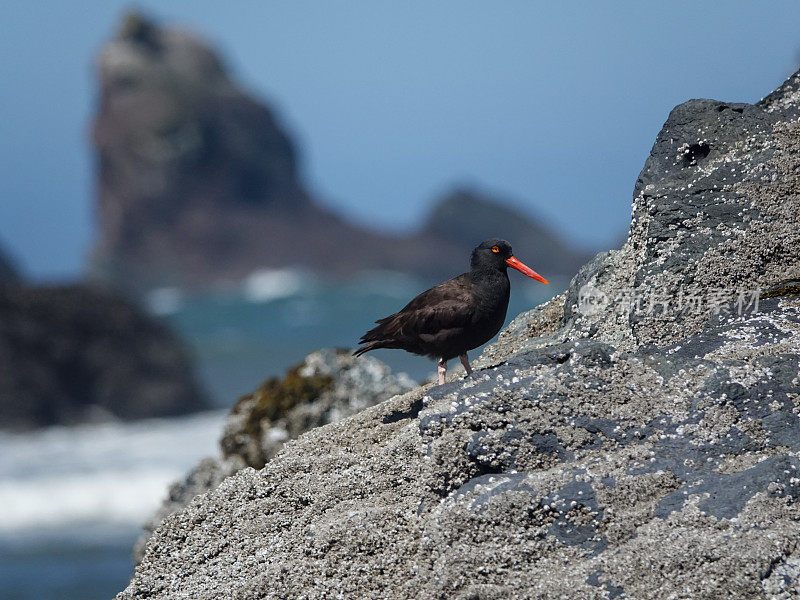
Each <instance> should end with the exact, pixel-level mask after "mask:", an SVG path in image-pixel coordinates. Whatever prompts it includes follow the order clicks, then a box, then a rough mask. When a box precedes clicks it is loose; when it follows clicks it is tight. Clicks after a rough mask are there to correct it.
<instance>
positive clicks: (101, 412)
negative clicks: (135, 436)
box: [0, 285, 209, 429]
mask: <svg viewBox="0 0 800 600" xmlns="http://www.w3.org/2000/svg"><path fill="white" fill-rule="evenodd" d="M206 408H209V405H208V404H207V401H206V399H205V396H204V394H203V393H202V392H201V390H200V389H199V388H198V386H197V384H196V383H195V380H194V377H193V373H192V370H191V367H190V364H189V360H188V357H187V355H186V352H185V351H184V349H183V348H182V346H181V345H180V343H179V342H178V341H177V340H176V338H175V337H174V335H173V334H172V333H171V332H170V331H169V330H168V329H167V328H166V326H164V325H162V324H161V323H159V322H157V321H155V320H154V319H152V318H151V317H148V316H147V315H145V314H144V313H143V312H142V311H140V310H139V309H137V308H136V307H135V306H134V305H132V304H131V303H130V302H128V301H127V300H123V299H121V298H119V297H117V296H114V295H112V294H109V293H107V292H103V291H99V290H95V289H92V288H90V287H87V286H82V285H73V286H63V287H33V286H27V285H4V286H0V428H2V429H30V428H33V427H41V426H46V425H54V424H73V423H79V422H87V421H97V420H108V419H125V420H127V419H138V418H144V417H162V416H171V415H179V414H184V413H187V412H192V411H197V410H202V409H206Z"/></svg>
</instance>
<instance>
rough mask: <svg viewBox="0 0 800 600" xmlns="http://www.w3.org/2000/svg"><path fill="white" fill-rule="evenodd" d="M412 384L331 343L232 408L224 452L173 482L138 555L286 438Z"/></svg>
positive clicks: (270, 454) (373, 360) (259, 464)
mask: <svg viewBox="0 0 800 600" xmlns="http://www.w3.org/2000/svg"><path fill="white" fill-rule="evenodd" d="M414 387H415V383H414V382H413V381H412V380H411V379H409V377H408V376H407V375H406V374H405V373H399V374H396V375H395V374H393V373H392V371H391V369H390V368H389V367H388V366H386V365H385V364H384V363H382V362H381V361H379V360H378V359H376V358H373V357H371V356H368V357H364V358H360V359H356V358H354V357H353V355H352V354H351V353H350V351H349V350H333V349H326V350H318V351H316V352H312V353H311V354H309V355H308V356H306V358H305V360H304V361H303V362H302V363H301V364H299V365H297V366H296V367H294V368H292V369H289V371H288V372H287V373H286V375H285V376H284V377H283V378H280V379H279V378H272V379H269V380H267V381H265V382H264V383H263V384H261V386H260V387H259V388H258V389H257V390H256V391H255V392H253V393H252V394H249V395H247V396H243V397H242V398H241V399H240V400H239V402H237V404H236V405H235V406H234V407H233V409H232V410H231V414H230V416H229V417H228V420H227V422H226V423H225V428H224V431H223V434H222V438H221V439H220V449H221V450H222V454H221V456H218V457H213V458H206V459H204V460H202V461H201V462H200V463H199V464H198V465H197V466H196V467H195V468H194V469H193V470H192V471H191V472H190V473H189V474H188V475H187V476H186V477H185V478H184V479H183V480H182V481H179V482H177V483H175V484H173V485H172V487H171V488H170V490H169V493H168V495H167V499H166V500H165V501H164V503H163V504H162V506H161V507H160V508H159V510H158V511H157V512H156V514H155V515H153V516H152V518H151V519H150V520H149V521H148V522H147V523H146V524H145V526H144V530H145V535H144V536H143V537H142V538H141V539H140V540H139V542H138V543H137V545H136V548H134V553H133V555H134V561H135V562H136V563H138V562H139V561H141V559H142V556H143V555H144V550H145V543H146V541H147V538H148V537H149V536H150V534H151V533H152V532H153V531H154V530H155V529H156V527H158V526H159V525H160V524H161V522H162V521H163V520H164V519H165V518H166V517H167V516H169V515H171V514H172V513H174V512H176V511H178V510H180V509H182V508H183V507H184V506H186V505H187V504H188V503H189V502H190V501H191V500H192V499H193V498H194V497H195V496H197V495H198V494H203V493H205V492H208V491H210V490H213V489H214V488H216V487H217V486H218V485H219V484H220V483H221V482H222V481H223V480H224V479H225V478H226V477H229V476H230V475H233V474H234V473H236V472H238V471H240V470H242V469H244V468H245V467H251V468H252V467H255V468H257V469H260V468H261V467H263V466H264V464H265V463H266V462H267V461H268V460H270V459H272V458H273V457H274V456H275V455H276V454H277V453H278V451H280V450H281V449H282V448H283V446H284V445H285V444H286V442H287V441H288V440H292V439H295V438H297V437H298V436H299V435H300V434H302V433H305V432H306V431H308V430H310V429H313V428H314V427H320V426H322V425H327V424H328V423H334V422H336V421H339V420H341V419H344V418H345V417H349V416H351V415H354V414H355V413H357V412H359V411H361V410H363V409H365V408H367V407H369V406H374V405H375V404H377V403H378V402H381V401H382V400H384V399H386V398H390V397H392V396H394V395H397V394H401V393H404V392H408V391H409V390H411V389H413V388H414Z"/></svg>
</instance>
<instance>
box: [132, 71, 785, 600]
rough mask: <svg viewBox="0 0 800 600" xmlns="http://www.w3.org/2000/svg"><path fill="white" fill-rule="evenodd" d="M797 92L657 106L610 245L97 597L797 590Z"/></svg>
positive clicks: (246, 476) (179, 530) (248, 480)
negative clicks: (473, 356) (545, 298)
mask: <svg viewBox="0 0 800 600" xmlns="http://www.w3.org/2000/svg"><path fill="white" fill-rule="evenodd" d="M798 80H799V79H798V76H794V77H793V78H792V79H790V81H789V82H787V83H786V84H784V86H782V87H781V88H780V89H779V90H778V91H776V92H775V93H773V94H771V95H770V96H768V97H767V98H765V100H764V101H762V102H761V103H760V104H758V105H754V106H749V105H731V104H725V103H721V102H714V101H710V100H695V101H691V102H688V103H686V104H683V105H681V106H679V107H677V108H676V109H675V110H673V111H672V113H671V114H670V117H669V119H668V120H667V122H666V124H665V126H664V129H663V130H662V132H661V133H660V134H659V136H658V138H657V140H656V143H655V145H654V147H653V151H652V153H651V156H650V158H649V159H648V160H647V163H646V164H645V168H644V169H643V171H642V173H641V175H640V177H639V181H638V182H637V185H636V190H635V193H634V203H633V220H632V224H631V230H630V234H629V237H628V240H627V242H626V243H625V244H624V245H623V247H622V248H621V249H620V250H616V251H612V252H609V253H604V254H601V255H598V256H597V257H595V259H594V260H592V261H591V262H590V263H589V264H587V265H586V266H585V267H583V268H582V269H581V270H580V271H579V273H578V274H577V275H576V277H575V278H574V279H573V281H572V284H571V285H570V288H569V289H568V290H567V292H566V293H565V295H563V296H559V297H557V298H556V299H554V300H553V301H551V302H550V303H549V304H547V305H544V306H542V307H540V308H539V309H536V310H534V311H531V312H529V313H527V314H525V315H522V316H520V317H519V318H518V319H516V320H515V321H514V322H512V324H511V326H510V327H509V328H508V329H507V330H506V331H505V332H504V333H503V334H501V336H500V337H499V339H498V341H497V343H496V344H494V345H492V346H490V347H489V348H488V349H487V350H486V352H485V353H484V355H483V356H482V357H481V359H480V361H479V362H477V363H476V365H480V366H481V367H482V368H481V369H480V370H476V372H475V373H474V374H473V375H472V376H470V377H466V378H464V379H458V380H455V381H451V382H449V383H446V384H445V385H442V386H425V387H420V388H417V389H415V390H412V391H410V392H408V393H406V394H404V395H400V396H395V397H393V398H390V399H387V400H386V401H385V402H383V403H381V404H379V405H377V406H374V407H372V408H367V409H366V410H364V411H362V412H360V413H358V414H356V415H354V416H352V417H350V418H348V419H345V420H343V421H340V422H338V423H334V424H330V425H326V426H323V427H319V428H316V429H313V430H311V431H310V432H308V433H306V434H304V435H302V436H300V437H299V438H298V439H297V440H294V441H292V442H289V443H288V444H287V445H286V446H285V448H284V449H283V450H282V451H281V452H280V453H279V454H278V455H277V456H276V457H275V458H274V459H272V460H271V461H269V462H268V463H267V464H266V466H265V467H264V468H263V469H262V470H260V471H256V470H254V469H244V470H243V471H241V472H239V473H238V474H237V475H235V476H233V477H230V478H227V479H225V480H224V481H223V482H222V483H221V484H220V485H219V487H217V488H216V489H215V490H213V491H211V492H209V493H207V494H205V495H204V496H200V497H198V498H195V499H194V500H193V501H192V502H191V503H190V504H189V505H188V506H187V507H186V508H185V509H184V510H182V511H180V512H177V513H175V514H174V515H172V516H170V517H169V518H167V519H166V520H165V522H164V523H163V525H162V526H161V527H159V528H158V529H157V530H156V532H155V533H154V535H153V536H152V537H151V538H150V540H149V541H148V542H147V545H146V554H145V557H144V559H143V560H142V562H141V564H140V565H139V567H138V568H137V570H136V573H135V576H134V578H133V580H132V581H131V583H130V585H129V586H128V588H127V589H126V590H125V591H124V592H122V593H121V594H120V595H119V596H118V598H120V599H133V598H217V597H235V598H240V599H255V598H442V599H444V598H458V599H468V598H469V599H479V598H480V599H494V598H498V599H499V598H542V599H545V598H570V599H573V598H575V599H583V598H587V599H589V598H592V599H601V598H636V599H645V598H647V599H664V598H673V599H677V598H687V599H688V598H692V599H695V598H720V599H723V598H725V599H727V598H741V599H763V598H781V599H782V598H795V597H797V596H798V593H799V590H798V584H797V578H796V576H797V573H798V564H800V544H798V539H800V375H798V373H799V372H800V295H798V294H797V290H796V286H794V285H792V284H791V283H784V284H781V282H782V281H787V280H797V279H798V278H799V277H800V243H798V242H800V240H799V239H798V235H800V182H798V177H799V176H800V152H798V147H797V144H798V140H800V122H798V120H797V114H798V107H799V106H800V93H798V92H797V90H798V89H799V88H800V84H798V83H797V82H798ZM758 288H763V289H767V288H771V289H773V290H777V291H774V292H773V293H770V294H766V293H765V294H763V296H764V297H763V298H761V297H759V294H758V293H756V294H755V297H753V294H751V293H750V291H751V290H753V289H756V290H757V289H758ZM740 290H743V291H744V292H747V293H742V295H741V297H740ZM781 290H782V291H781ZM651 294H658V296H656V299H657V300H658V301H656V302H654V303H653V306H650V305H649V298H651V297H652V296H651ZM637 296H638V297H640V298H644V299H643V300H642V303H643V305H644V306H643V307H641V308H637V306H636V302H633V303H631V302H630V299H631V298H632V297H633V298H634V300H636V297H637ZM692 298H700V305H699V306H698V305H697V302H696V301H694V300H692ZM755 299H758V306H757V307H756V306H754V304H755V302H750V301H751V300H753V301H754V300H755ZM630 304H633V306H630Z"/></svg>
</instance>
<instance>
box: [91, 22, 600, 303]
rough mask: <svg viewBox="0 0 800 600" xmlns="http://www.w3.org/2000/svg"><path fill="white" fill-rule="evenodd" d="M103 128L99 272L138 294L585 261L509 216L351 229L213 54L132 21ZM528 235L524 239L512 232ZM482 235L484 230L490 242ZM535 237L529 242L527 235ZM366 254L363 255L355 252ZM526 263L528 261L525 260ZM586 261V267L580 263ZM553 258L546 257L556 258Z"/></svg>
mask: <svg viewBox="0 0 800 600" xmlns="http://www.w3.org/2000/svg"><path fill="white" fill-rule="evenodd" d="M98 76H99V84H100V94H99V102H98V109H97V115H96V118H95V122H94V136H93V137H94V144H95V148H96V155H97V180H98V183H97V190H98V204H97V206H98V217H99V224H100V236H99V239H98V240H97V243H96V245H95V248H94V252H93V260H92V269H91V270H92V275H93V277H94V278H95V279H96V280H98V281H101V282H104V283H107V284H110V285H112V286H115V287H118V288H122V289H125V290H129V291H134V292H137V291H138V292H141V291H144V290H147V289H150V288H153V287H159V286H164V285H170V286H178V287H185V288H210V287H216V286H220V285H225V284H230V283H233V282H238V281H241V280H242V279H243V278H245V277H246V276H247V275H248V274H250V273H251V272H253V271H254V270H256V269H260V268H277V267H286V266H300V267H306V268H309V269H312V270H315V271H317V272H319V273H325V274H327V275H330V276H341V275H349V274H353V273H355V272H357V271H359V270H363V269H393V270H398V271H406V272H412V273H416V274H418V275H421V276H424V277H431V278H434V277H437V278H438V277H443V276H449V275H456V274H458V273H457V272H454V269H455V270H456V271H457V270H458V269H459V268H460V265H463V268H464V269H466V268H467V265H468V254H465V250H466V251H467V252H468V251H469V250H471V249H472V248H473V247H474V246H475V245H476V244H477V243H478V242H480V241H481V240H482V239H484V238H486V237H492V236H498V235H499V236H503V237H507V238H508V239H509V240H510V241H511V242H512V243H514V244H516V245H517V246H518V247H522V246H523V245H524V246H525V248H530V249H531V250H536V251H532V252H531V256H541V255H545V254H548V253H551V254H552V259H553V262H548V261H545V260H539V261H537V268H540V269H541V270H542V272H543V273H546V274H547V275H548V276H550V275H557V274H564V275H568V274H569V273H572V272H573V271H574V269H575V267H576V266H577V264H580V262H581V260H578V261H577V262H576V260H575V257H576V256H580V253H579V252H574V251H573V252H569V251H565V252H552V249H553V248H564V247H565V244H563V243H560V242H557V241H556V242H555V243H552V242H553V241H554V237H553V236H552V234H548V233H547V232H546V231H545V230H544V228H542V227H541V226H538V225H537V226H534V227H533V228H532V229H531V230H530V231H528V229H526V227H524V226H522V225H521V224H522V223H523V222H526V221H529V220H526V219H525V218H524V217H522V216H521V215H519V214H517V213H515V212H514V211H511V210H509V209H503V210H502V211H501V212H502V218H501V217H500V216H499V213H498V214H495V215H493V216H492V217H491V220H490V222H491V223H492V224H493V225H494V229H493V230H491V231H489V229H488V228H487V227H485V226H484V224H485V223H487V222H489V219H480V220H478V219H476V218H475V217H474V215H469V214H466V213H464V212H463V211H459V210H456V208H457V206H458V203H459V202H462V201H466V202H467V203H468V207H469V209H470V210H472V209H478V210H480V211H481V214H482V215H484V216H486V215H487V213H488V212H490V209H489V208H487V207H485V206H483V205H482V203H481V201H480V200H479V199H478V197H477V196H472V197H471V199H470V195H469V194H464V193H460V194H457V195H456V197H455V198H451V199H450V200H448V201H446V203H445V205H443V207H441V208H440V209H437V210H436V211H435V212H434V214H437V215H438V214H440V213H442V211H444V212H445V213H446V214H447V217H448V224H447V225H445V224H443V223H437V224H431V225H430V226H428V227H427V228H426V230H425V234H426V235H425V236H424V237H420V236H410V237H401V236H387V235H380V234H377V233H375V232H371V231H367V230H365V229H363V228H360V227H357V226H355V225H352V224H349V223H347V222H346V221H344V220H343V219H341V218H340V217H339V216H337V215H336V214H334V213H333V212H331V211H330V210H328V209H326V208H323V207H321V206H320V205H319V203H317V202H316V201H315V200H314V199H313V198H311V197H310V195H309V193H308V192H307V191H306V189H305V188H304V186H303V185H302V183H301V182H300V180H299V178H298V174H297V151H296V149H295V147H294V144H293V143H292V141H291V140H290V138H289V136H288V134H287V133H286V132H285V131H284V130H283V129H282V127H281V126H280V124H279V123H278V122H277V120H276V118H275V116H274V115H273V113H272V111H270V110H269V109H268V108H267V107H265V106H264V105H263V104H261V103H260V102H258V101H257V100H255V99H254V98H253V97H252V96H250V95H249V94H248V93H246V92H244V91H242V90H241V89H240V88H239V87H238V86H237V85H236V84H235V83H234V82H233V81H232V80H231V79H230V77H229V76H228V73H227V71H226V69H225V67H224V66H223V64H222V62H221V61H220V59H219V58H218V57H217V55H216V54H215V53H214V51H213V50H211V49H210V48H209V47H208V46H207V45H206V44H204V43H203V42H202V41H200V40H199V39H198V38H196V37H195V36H193V35H190V34H188V33H185V32H181V31H177V30H173V29H169V28H162V27H160V26H158V25H157V24H155V23H153V22H152V21H149V20H147V19H146V18H144V17H142V16H140V15H137V14H129V15H128V16H127V17H125V19H124V20H123V22H122V25H121V27H120V30H119V32H118V33H117V35H116V37H114V39H113V40H111V41H110V42H109V43H108V44H107V45H106V46H105V48H104V49H103V50H102V52H101V54H100V56H99V60H98ZM512 230H513V231H514V232H516V233H517V234H518V239H517V238H516V237H515V236H512V235H510V234H509V233H508V232H509V231H512ZM484 232H485V233H484ZM524 236H527V237H524ZM354 249H357V250H358V251H357V252H354V251H353V250H354ZM520 254H522V253H520ZM580 258H581V259H583V258H585V256H582V257H580ZM548 260H549V259H548Z"/></svg>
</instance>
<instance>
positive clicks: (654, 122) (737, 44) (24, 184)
mask: <svg viewBox="0 0 800 600" xmlns="http://www.w3.org/2000/svg"><path fill="white" fill-rule="evenodd" d="M130 6H131V5H130V4H129V3H127V2H118V1H112V2H99V1H97V0H94V1H92V2H89V3H86V4H84V5H83V6H82V7H81V8H75V7H74V6H70V5H67V4H61V3H48V4H43V5H38V6H34V5H31V4H30V3H26V2H23V1H21V0H20V1H12V2H6V3H4V5H3V8H2V10H3V13H4V18H3V19H2V24H1V25H0V33H2V35H0V49H2V51H3V53H4V56H5V57H6V60H5V61H3V66H2V67H0V83H2V86H3V89H4V94H3V95H2V96H0V109H2V114H3V115H4V120H3V125H2V133H3V139H4V141H5V144H4V146H3V150H2V161H0V164H1V165H2V167H0V168H1V169H2V171H1V172H0V194H2V197H3V202H2V203H0V247H2V248H3V249H5V250H6V251H8V252H9V253H10V255H11V256H12V258H13V259H14V260H15V261H16V262H17V263H18V265H19V266H20V268H21V269H22V271H23V273H24V274H26V275H28V276H30V277H32V278H36V279H53V278H55V279H63V278H74V277H77V276H79V275H80V274H81V273H82V271H83V269H84V266H85V260H86V256H87V254H88V251H89V248H90V244H91V242H92V238H93V227H94V223H93V204H94V191H93V157H92V151H91V146H90V143H89V138H88V132H89V127H90V122H91V117H92V113H93V111H94V102H95V97H94V96H95V83H96V82H95V80H94V73H93V62H92V61H93V59H94V56H95V54H96V52H97V51H98V50H99V49H100V47H101V46H102V44H103V43H104V42H105V41H106V40H107V39H109V38H110V37H111V36H112V35H113V33H114V32H115V30H116V28H117V24H118V22H119V19H120V17H121V15H122V14H123V13H124V11H125V10H126V9H128V8H129V7H130ZM87 7H88V8H87ZM135 7H136V8H137V9H140V10H142V11H144V12H145V13H146V14H148V15H151V16H153V17H154V18H156V19H158V20H159V21H161V22H162V23H164V24H167V25H170V26H179V27H182V28H186V29H189V30H192V31H194V32H195V33H196V34H198V35H200V36H202V37H204V38H205V39H207V40H209V41H210V42H211V43H212V45H213V46H214V47H215V48H216V49H217V50H218V51H219V52H220V53H221V55H222V56H223V58H224V60H225V62H226V64H227V65H228V67H229V68H230V69H231V71H232V72H233V74H234V78H235V80H236V81H237V82H238V83H239V84H240V85H241V86H242V87H243V88H244V89H247V90H249V91H250V92H251V93H253V94H254V95H255V96H256V97H257V98H259V99H261V100H263V101H265V102H266V103H267V104H269V106H271V107H272V108H273V109H274V110H275V112H276V114H277V116H278V118H279V120H280V121H281V123H282V124H283V125H284V127H285V128H286V129H287V131H288V132H289V134H290V136H291V138H292V139H293V141H294V142H295V143H296V146H297V149H298V151H299V155H300V159H301V160H300V162H301V172H302V178H303V180H304V182H305V183H306V185H307V186H308V188H309V189H310V190H311V192H312V193H313V194H314V195H315V196H316V197H317V198H319V199H320V200H321V201H322V202H323V203H324V204H325V205H326V206H329V207H331V208H333V209H334V210H336V211H338V212H340V213H342V214H344V215H345V216H346V217H347V218H349V219H350V220H352V221H355V222H357V223H359V224H362V225H367V226H370V227H374V228H378V229H382V230H388V231H392V232H406V231H410V230H412V229H413V228H414V227H416V226H417V225H419V223H420V222H421V221H422V219H423V218H424V217H425V215H426V213H427V210H428V209H429V208H430V204H431V202H432V201H433V200H434V199H435V198H436V197H437V196H438V195H439V194H441V193H442V192H444V191H446V190H448V189H450V188H452V187H454V186H464V185H474V186H477V187H479V188H480V189H482V190H485V191H487V192H488V193H491V194H494V195H497V196H498V197H500V198H505V199H508V200H509V201H511V202H512V203H514V204H515V205H516V206H517V207H519V208H521V209H522V210H524V211H525V212H526V213H528V214H530V215H532V216H534V217H536V218H539V219H541V220H542V221H543V222H544V223H546V224H548V225H550V226H551V227H553V228H554V229H555V231H556V232H558V233H559V234H561V235H564V236H565V237H566V238H567V239H569V240H572V242H573V243H575V244H576V245H579V246H581V247H582V248H584V249H590V248H602V247H610V246H611V245H614V244H616V243H617V242H618V240H619V239H620V237H621V236H622V235H624V232H625V231H626V230H627V226H628V221H629V218H630V202H631V192H632V190H633V186H634V183H635V180H636V176H637V174H638V173H639V171H640V169H641V167H642V166H643V165H644V161H645V159H646V158H647V156H648V153H649V151H650V147H651V146H652V143H653V141H654V139H655V136H656V134H657V133H658V131H659V129H660V128H661V125H662V124H663V122H664V121H665V120H666V118H667V115H668V114H669V111H670V110H671V109H672V107H673V106H675V105H676V104H679V103H681V102H684V101H686V100H688V99H690V98H698V97H708V98H715V99H719V100H726V101H731V102H755V101H757V100H759V99H760V98H761V97H763V96H764V95H766V94H767V93H769V92H770V91H771V90H773V89H775V88H776V87H777V86H778V85H780V84H781V83H782V82H783V80H784V79H785V78H786V77H787V76H789V75H790V74H791V73H792V72H793V71H794V70H795V69H796V66H797V58H798V47H800V36H798V35H797V34H796V31H797V25H798V22H799V21H800V5H796V4H795V3H789V2H780V3H775V4H771V5H769V6H765V5H752V4H750V3H747V2H744V1H743V0H739V1H737V2H731V3H727V4H725V5H716V4H711V3H707V4H701V5H696V4H695V3H690V2H678V3H670V4H669V5H663V6H662V5H658V6H656V5H640V4H638V3H633V2H618V3H615V4H614V5H599V4H590V3H570V4H567V5H563V4H561V5H551V4H544V3H530V2H506V3H503V4H492V5H489V4H484V3H479V2H458V3H456V2H453V1H447V2H438V3H435V4H433V5H431V4H427V3H421V2H411V3H403V4H402V5H400V4H394V3H389V2H383V1H380V2H351V3H325V4H321V3H313V2H309V1H299V2H293V3H277V2H267V3H242V4H238V5H236V7H235V9H232V8H231V7H230V6H227V7H223V6H221V5H218V4H215V3H211V2H205V1H204V2H192V3H189V2H165V3H160V4H156V3H154V2H151V1H145V2H139V3H137V4H136V5H135ZM498 233H501V232H498Z"/></svg>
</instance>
